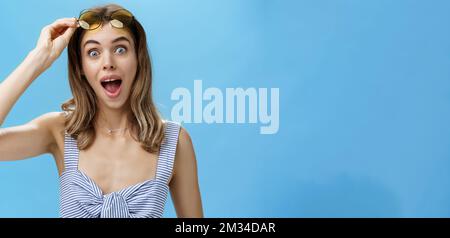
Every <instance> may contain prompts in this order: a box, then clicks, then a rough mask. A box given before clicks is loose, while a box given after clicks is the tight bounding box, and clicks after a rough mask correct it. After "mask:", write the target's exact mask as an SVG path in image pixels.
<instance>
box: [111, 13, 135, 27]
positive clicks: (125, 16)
mask: <svg viewBox="0 0 450 238" xmlns="http://www.w3.org/2000/svg"><path fill="white" fill-rule="evenodd" d="M132 20H133V15H132V14H131V13H130V12H129V11H127V10H124V9H121V10H118V11H115V12H114V13H113V14H112V15H111V25H112V26H114V27H116V28H123V27H124V26H125V25H128V24H130V23H131V21H132Z"/></svg>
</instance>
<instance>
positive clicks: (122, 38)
mask: <svg viewBox="0 0 450 238" xmlns="http://www.w3.org/2000/svg"><path fill="white" fill-rule="evenodd" d="M119 41H127V42H128V43H129V44H131V43H130V40H128V38H126V37H125V36H120V37H117V38H116V39H114V40H112V41H111V43H112V44H114V43H116V42H119ZM87 44H97V45H100V42H98V41H96V40H87V41H86V42H84V45H83V47H85V46H86V45H87Z"/></svg>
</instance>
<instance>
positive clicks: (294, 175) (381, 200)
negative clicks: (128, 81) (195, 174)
mask: <svg viewBox="0 0 450 238" xmlns="http://www.w3.org/2000/svg"><path fill="white" fill-rule="evenodd" d="M101 3H106V2H101V1H98V2H95V3H94V1H69V0H68V1H56V0H55V1H21V0H17V1H8V2H7V1H2V3H1V8H2V14H0V29H1V31H2V37H1V38H0V43H1V47H2V54H1V56H0V65H1V67H0V80H3V79H4V78H6V77H7V76H8V75H9V74H10V73H11V72H12V70H14V68H15V67H17V65H18V64H19V63H20V62H21V61H22V60H23V58H24V57H25V56H26V54H27V53H28V52H29V51H30V50H32V49H33V48H34V46H35V44H36V41H37V39H38V36H39V33H40V31H41V29H42V27H44V26H45V25H47V24H49V23H51V22H53V21H54V20H55V19H57V18H61V17H73V16H78V13H79V12H80V11H81V10H83V9H85V8H88V7H91V6H93V5H98V4H101ZM116 3H118V4H121V5H123V6H124V7H126V8H128V9H129V10H131V11H132V12H133V13H134V15H135V16H136V17H137V18H138V20H140V22H141V23H142V24H143V25H144V27H145V29H146V31H147V34H148V38H149V39H148V43H149V46H150V50H151V55H152V59H153V64H154V72H155V74H154V76H155V77H154V79H155V89H154V90H155V100H156V101H157V103H158V105H159V108H160V110H161V112H162V113H163V115H164V116H165V117H166V118H169V119H170V113H171V108H172V106H173V105H174V104H175V103H176V102H175V101H171V100H170V94H171V92H172V91H173V90H174V89H175V88H177V87H185V88H188V89H190V90H191V92H193V82H194V80H195V79H201V80H203V88H207V87H217V88H220V89H222V90H225V88H227V87H229V88H237V87H243V88H250V87H253V88H279V89H280V128H279V131H278V133H277V134H274V135H261V134H259V127H260V125H258V124H184V127H185V128H186V129H187V130H188V131H189V133H190V135H191V137H192V139H193V142H194V146H195V150H196V155H197V160H198V169H199V181H200V189H201V195H202V200H203V207H204V213H205V216H206V217H449V216H450V148H449V145H450V136H449V135H450V126H449V121H450V107H449V100H450V67H449V65H450V57H449V56H450V54H449V53H450V28H449V23H450V14H448V13H449V12H450V2H449V1H413V0H409V1H400V0H398V1H389V0H380V1H358V0H354V1H350V0H339V1H335V0H328V1H326V0H321V1H275V0H272V1H269V0H266V1H265V0H245V1H242V0H228V1H207V0H204V1H199V0H198V1H182V0H178V1H174V0H171V1H145V2H144V1H116ZM69 97H70V90H69V86H68V80H67V55H66V53H65V52H64V53H63V55H62V56H61V57H60V58H59V59H58V60H57V61H56V62H55V63H54V64H53V66H52V67H51V68H50V69H49V70H47V71H46V72H45V73H44V74H42V75H41V76H40V77H39V78H38V79H37V80H36V81H35V82H34V83H33V84H32V85H31V87H30V88H28V90H27V91H26V92H25V94H24V95H23V96H22V97H21V98H20V100H19V101H18V102H17V104H16V105H15V107H14V108H13V110H12V111H11V112H10V114H9V115H8V117H7V119H6V121H5V124H4V125H3V127H8V126H13V125H19V124H23V123H26V122H28V121H29V120H31V119H33V118H35V117H37V116H39V115H41V114H43V113H46V112H49V111H58V110H60V104H61V103H62V102H63V101H65V100H66V99H68V98H69ZM0 156H1V155H0ZM0 189H1V190H0V191H1V192H0V216H1V217H57V216H58V215H59V214H58V201H59V200H58V199H59V197H58V192H59V187H58V174H57V169H56V165H55V163H54V160H53V158H52V157H51V156H50V155H43V156H39V157H37V158H34V159H29V160H23V161H16V162H2V163H1V164H0ZM165 217H175V211H174V209H173V206H172V201H171V200H169V201H168V203H167V207H166V212H165Z"/></svg>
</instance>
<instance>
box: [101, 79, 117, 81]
mask: <svg viewBox="0 0 450 238" xmlns="http://www.w3.org/2000/svg"><path fill="white" fill-rule="evenodd" d="M116 80H118V79H106V80H103V82H111V81H116Z"/></svg>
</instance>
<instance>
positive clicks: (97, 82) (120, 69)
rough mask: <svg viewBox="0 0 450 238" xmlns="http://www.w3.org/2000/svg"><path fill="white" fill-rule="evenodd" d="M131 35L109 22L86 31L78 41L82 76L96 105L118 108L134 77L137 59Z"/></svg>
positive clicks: (125, 97)
mask: <svg viewBox="0 0 450 238" xmlns="http://www.w3.org/2000/svg"><path fill="white" fill-rule="evenodd" d="M135 52H136V51H135V45H134V42H133V38H132V36H131V34H130V33H129V32H128V31H126V30H124V29H117V28H114V27H112V26H111V24H109V23H104V24H103V25H101V26H100V27H99V28H97V29H95V30H91V31H87V32H85V34H84V36H83V38H82V39H81V62H82V69H83V73H84V75H85V76H86V78H87V80H88V81H89V84H90V85H91V87H92V89H94V92H95V94H96V95H97V99H98V102H99V104H101V105H99V106H105V107H108V108H111V109H121V108H122V107H123V106H127V105H125V103H126V102H127V99H128V97H129V95H130V90H131V85H132V83H133V81H134V78H135V76H136V70H137V57H136V53H135Z"/></svg>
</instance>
